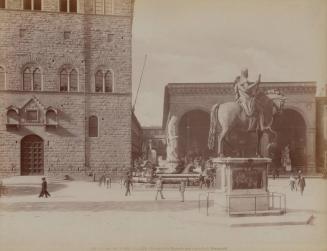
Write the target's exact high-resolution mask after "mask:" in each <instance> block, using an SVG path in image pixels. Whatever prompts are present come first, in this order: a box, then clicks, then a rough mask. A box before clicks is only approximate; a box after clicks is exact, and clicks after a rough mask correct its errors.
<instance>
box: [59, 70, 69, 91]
mask: <svg viewBox="0 0 327 251" xmlns="http://www.w3.org/2000/svg"><path fill="white" fill-rule="evenodd" d="M60 91H61V92H67V91H68V74H67V71H66V70H62V71H61V72H60Z"/></svg>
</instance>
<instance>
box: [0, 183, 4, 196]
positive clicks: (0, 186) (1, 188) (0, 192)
mask: <svg viewBox="0 0 327 251" xmlns="http://www.w3.org/2000/svg"><path fill="white" fill-rule="evenodd" d="M3 190H4V187H3V183H2V180H0V197H1V195H2V192H3Z"/></svg>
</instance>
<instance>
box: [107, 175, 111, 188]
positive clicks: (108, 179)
mask: <svg viewBox="0 0 327 251" xmlns="http://www.w3.org/2000/svg"><path fill="white" fill-rule="evenodd" d="M106 186H107V188H109V187H110V188H111V177H110V175H106Z"/></svg>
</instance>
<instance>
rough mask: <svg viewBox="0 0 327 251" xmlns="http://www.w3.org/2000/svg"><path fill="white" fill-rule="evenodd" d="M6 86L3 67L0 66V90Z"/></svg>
mask: <svg viewBox="0 0 327 251" xmlns="http://www.w3.org/2000/svg"><path fill="white" fill-rule="evenodd" d="M5 86H6V73H5V69H4V68H3V67H1V66H0V90H4V89H5Z"/></svg>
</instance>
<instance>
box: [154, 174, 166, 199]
mask: <svg viewBox="0 0 327 251" xmlns="http://www.w3.org/2000/svg"><path fill="white" fill-rule="evenodd" d="M156 188H157V194H156V200H157V198H158V194H159V193H160V196H161V199H165V197H164V196H163V194H162V190H163V182H162V178H161V177H159V179H158V180H157V182H156Z"/></svg>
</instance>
